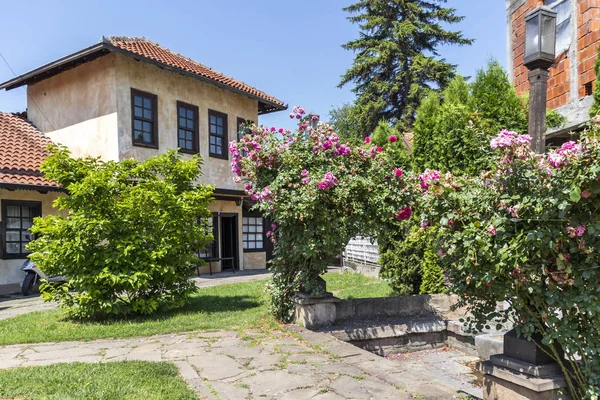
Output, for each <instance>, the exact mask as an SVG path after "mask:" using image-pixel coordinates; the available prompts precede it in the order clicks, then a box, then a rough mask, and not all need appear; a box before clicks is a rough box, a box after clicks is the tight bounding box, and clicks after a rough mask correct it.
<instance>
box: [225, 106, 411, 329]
mask: <svg viewBox="0 0 600 400" xmlns="http://www.w3.org/2000/svg"><path fill="white" fill-rule="evenodd" d="M290 117H291V118H293V119H298V120H299V125H298V130H297V131H290V130H284V129H275V128H274V127H273V128H267V127H264V126H252V127H250V128H249V129H248V133H246V134H245V135H244V136H243V137H242V138H241V139H240V140H239V142H235V141H234V142H231V143H230V145H229V149H230V152H231V155H232V163H231V166H232V171H233V172H234V174H236V175H237V177H238V179H239V180H243V181H244V182H245V183H246V192H247V194H248V195H249V196H251V198H252V199H253V200H255V201H256V202H257V203H256V205H255V209H257V210H260V211H261V212H262V213H263V215H264V216H265V217H268V218H269V219H271V220H272V221H274V223H273V225H272V229H271V231H269V232H268V236H270V237H271V239H272V241H273V242H274V244H275V251H274V256H275V257H274V259H273V261H272V263H271V270H272V271H273V280H272V282H271V284H270V286H269V290H270V293H271V295H272V302H271V304H272V307H273V312H274V314H275V315H276V316H277V317H278V318H279V319H281V320H289V319H290V318H291V312H292V308H291V303H290V299H291V296H292V295H293V294H294V293H295V292H297V291H298V290H300V289H301V290H302V291H303V292H307V293H312V294H317V293H319V292H322V291H324V286H323V282H322V281H321V280H320V278H319V277H320V275H321V274H322V273H323V272H325V271H326V268H327V264H328V262H329V260H331V259H332V258H333V257H334V256H335V255H337V254H338V253H339V252H340V251H341V249H342V248H343V247H344V246H345V245H346V243H347V242H348V241H349V240H350V239H351V238H353V237H355V236H357V235H359V234H360V235H370V236H375V234H376V232H378V231H379V230H381V228H382V227H383V226H387V225H388V224H393V223H396V222H394V221H399V220H403V219H406V218H408V217H410V214H411V213H412V209H411V208H410V204H411V203H412V202H413V199H412V197H411V196H412V193H411V192H410V191H407V190H405V189H406V187H407V181H406V177H407V175H406V174H404V173H403V171H402V170H401V169H400V168H399V166H397V165H394V161H393V159H391V158H390V157H389V156H388V154H387V153H386V152H385V151H383V149H382V148H381V147H376V146H373V145H371V144H370V143H369V141H365V143H363V145H361V146H356V145H352V144H350V143H342V141H341V140H340V139H339V137H338V135H337V134H336V133H335V132H334V131H333V128H332V127H331V126H329V125H327V124H322V123H318V124H317V123H316V121H311V120H310V119H309V117H307V116H306V112H305V110H304V109H302V108H301V107H295V108H294V109H293V112H292V113H291V114H290Z"/></svg>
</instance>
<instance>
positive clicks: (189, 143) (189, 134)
mask: <svg viewBox="0 0 600 400" xmlns="http://www.w3.org/2000/svg"><path fill="white" fill-rule="evenodd" d="M177 147H179V151H181V152H183V153H198V107H196V106H193V105H191V104H185V103H182V102H180V101H178V102H177Z"/></svg>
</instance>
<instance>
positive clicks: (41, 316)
mask: <svg viewBox="0 0 600 400" xmlns="http://www.w3.org/2000/svg"><path fill="white" fill-rule="evenodd" d="M324 278H325V280H326V281H327V289H328V290H329V291H333V293H334V294H335V295H336V296H338V297H340V298H343V299H351V298H366V297H387V296H391V295H393V293H392V290H391V288H390V286H389V285H388V283H387V282H385V281H379V280H375V279H371V278H367V277H365V276H363V275H360V274H339V273H328V274H325V275H324ZM264 285H265V281H256V282H246V283H237V284H230V285H220V286H213V287H210V288H204V289H200V290H199V291H198V292H197V293H196V294H195V295H194V297H193V298H192V301H191V302H190V304H188V305H187V306H185V307H183V308H180V309H177V310H171V311H168V312H163V313H158V314H155V315H152V316H150V317H132V318H127V319H119V320H109V321H102V322H91V321H85V322H82V321H74V320H70V319H67V318H65V314H64V312H63V311H62V310H52V311H38V312H32V313H29V314H24V315H20V316H17V317H14V318H10V319H5V320H0V345H8V344H17V343H40V342H61V341H69V340H90V339H106V338H126V337H133V336H151V335H156V334H161V333H174V332H189V331H194V330H238V331H243V330H245V329H248V328H257V327H266V328H270V327H273V326H275V324H276V322H275V321H274V320H273V318H272V317H271V316H270V314H269V310H268V296H267V294H266V293H264V290H263V289H264Z"/></svg>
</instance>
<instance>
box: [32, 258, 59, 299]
mask: <svg viewBox="0 0 600 400" xmlns="http://www.w3.org/2000/svg"><path fill="white" fill-rule="evenodd" d="M21 271H24V272H26V273H27V275H25V279H23V283H22V284H21V294H22V295H23V296H29V294H30V293H31V290H32V289H33V286H34V285H35V284H36V283H38V282H39V280H40V279H44V280H47V281H48V282H60V283H66V282H67V281H68V280H67V278H65V277H63V276H60V275H51V276H48V275H46V274H45V273H44V271H42V270H41V269H39V267H38V266H37V265H36V264H35V263H33V262H31V261H30V260H25V262H24V263H23V265H22V266H21Z"/></svg>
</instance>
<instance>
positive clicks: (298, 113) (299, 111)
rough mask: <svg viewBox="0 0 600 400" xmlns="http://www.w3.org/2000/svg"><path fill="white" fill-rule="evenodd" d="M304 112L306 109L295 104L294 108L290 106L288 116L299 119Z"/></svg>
mask: <svg viewBox="0 0 600 400" xmlns="http://www.w3.org/2000/svg"><path fill="white" fill-rule="evenodd" d="M304 114H306V110H305V109H304V108H302V107H300V106H295V107H294V108H292V112H291V113H290V118H291V119H294V118H296V119H301V118H302V116H303V115H304Z"/></svg>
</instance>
